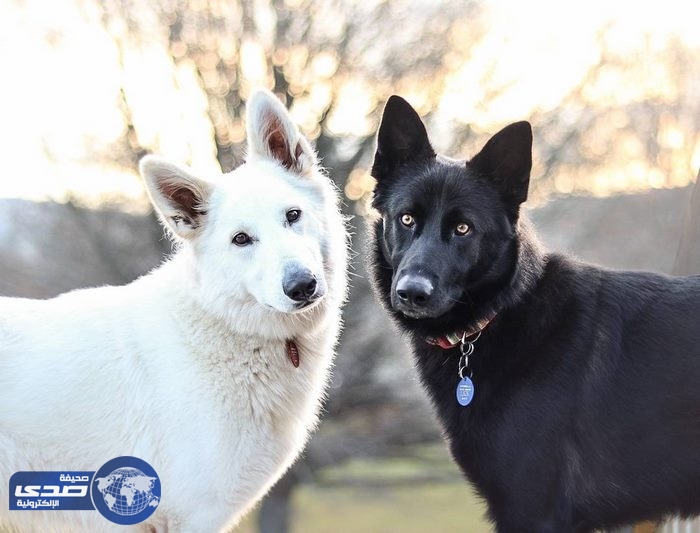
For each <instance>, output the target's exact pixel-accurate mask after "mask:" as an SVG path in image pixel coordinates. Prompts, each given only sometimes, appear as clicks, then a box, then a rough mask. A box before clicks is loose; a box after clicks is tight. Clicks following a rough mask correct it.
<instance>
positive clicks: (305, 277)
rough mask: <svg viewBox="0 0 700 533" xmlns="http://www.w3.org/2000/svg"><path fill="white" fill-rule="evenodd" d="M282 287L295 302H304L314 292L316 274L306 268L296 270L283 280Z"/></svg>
mask: <svg viewBox="0 0 700 533" xmlns="http://www.w3.org/2000/svg"><path fill="white" fill-rule="evenodd" d="M282 289H283V290H284V294H286V295H287V296H289V297H290V298H291V299H292V300H294V301H295V302H305V301H307V300H309V299H310V298H311V297H312V296H313V295H314V292H316V276H314V275H313V274H312V273H311V272H309V271H308V270H307V271H302V272H298V273H296V274H294V275H292V276H289V277H288V278H287V279H285V280H284V283H283V285H282Z"/></svg>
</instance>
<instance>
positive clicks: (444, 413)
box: [371, 96, 700, 533]
mask: <svg viewBox="0 0 700 533" xmlns="http://www.w3.org/2000/svg"><path fill="white" fill-rule="evenodd" d="M531 149H532V132H531V129H530V125H529V124H528V123H526V122H519V123H516V124H512V125H510V126H508V127H506V128H504V129H503V130H501V131H500V132H499V133H497V134H496V135H494V136H493V137H492V138H491V139H490V140H489V141H488V143H487V144H486V145H485V146H484V148H483V149H482V150H481V152H479V154H477V155H476V156H475V157H474V158H473V159H472V160H471V161H466V162H465V161H457V160H452V159H448V158H446V157H442V156H438V155H436V154H435V152H434V151H433V149H432V148H431V145H430V142H429V140H428V137H427V134H426V130H425V127H424V126H423V123H422V122H421V120H420V117H419V116H418V115H417V114H416V112H415V111H414V110H413V108H411V106H410V105H409V104H408V103H406V102H405V101H404V100H402V99H401V98H399V97H396V96H393V97H391V98H390V99H389V101H388V102H387V104H386V108H385V110H384V116H383V118H382V123H381V127H380V129H379V133H378V141H377V153H376V156H375V160H374V166H373V168H372V174H373V176H374V177H375V178H376V180H377V187H376V191H375V194H374V207H375V208H376V209H377V210H378V211H379V213H380V214H381V219H380V220H378V221H377V222H376V225H375V228H374V230H375V231H374V241H375V242H374V248H373V252H372V255H373V256H372V259H371V270H372V274H373V277H374V287H375V289H376V292H377V293H378V296H379V298H380V299H381V301H382V303H383V304H384V305H385V307H386V309H387V310H388V312H389V313H390V314H391V315H392V316H393V318H394V319H395V321H396V322H397V323H398V325H399V327H400V329H402V330H403V331H405V332H406V333H408V335H409V337H410V340H411V344H412V347H413V352H414V355H415V360H416V364H417V366H418V371H419V373H420V377H421V380H422V382H423V384H424V386H425V388H426V389H427V391H428V394H429V395H430V398H431V400H432V402H433V404H434V407H435V409H436V411H437V414H438V417H439V419H440V421H441V423H442V426H443V428H444V432H445V434H446V437H447V439H448V441H449V447H450V450H451V452H452V455H453V457H454V459H455V460H456V462H457V463H458V464H459V466H460V467H461V468H462V470H463V471H464V473H465V474H466V476H467V477H468V478H469V480H471V482H472V483H473V484H474V485H475V487H476V489H477V490H478V492H479V494H480V495H481V496H483V497H484V499H485V500H486V502H487V503H488V508H489V515H490V518H491V519H492V520H493V521H494V522H495V524H496V528H497V530H498V531H500V532H521V531H522V532H556V533H563V532H569V531H576V532H583V531H591V530H594V529H598V528H610V527H613V526H618V525H622V524H626V523H631V522H635V521H639V520H643V519H660V518H663V517H665V516H669V515H681V516H690V515H695V514H698V513H700V277H688V278H672V277H667V276H662V275H656V274H650V273H638V272H613V271H610V270H604V269H602V268H598V267H595V266H591V265H586V264H582V263H579V262H576V261H573V260H571V259H569V258H567V257H565V256H562V255H559V254H549V253H544V252H543V251H541V249H540V248H539V246H538V244H537V242H536V240H535V239H534V238H533V236H532V235H531V234H530V232H529V231H528V229H527V224H526V222H525V221H524V220H522V217H520V216H519V210H520V204H521V203H522V202H523V201H525V199H526V198H527V190H528V183H529V176H530V169H531V166H532V155H531ZM472 352H473V353H472ZM462 404H465V405H462Z"/></svg>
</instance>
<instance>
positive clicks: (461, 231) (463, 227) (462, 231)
mask: <svg viewBox="0 0 700 533" xmlns="http://www.w3.org/2000/svg"><path fill="white" fill-rule="evenodd" d="M470 231H471V228H470V227H469V224H467V223H466V222H461V223H459V224H457V226H455V233H456V234H457V235H466V234H467V233H469V232H470Z"/></svg>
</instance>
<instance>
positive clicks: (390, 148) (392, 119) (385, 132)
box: [372, 95, 435, 181]
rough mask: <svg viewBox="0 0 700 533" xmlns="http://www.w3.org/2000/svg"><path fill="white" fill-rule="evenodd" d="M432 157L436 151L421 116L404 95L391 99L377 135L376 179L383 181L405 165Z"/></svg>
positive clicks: (373, 174) (373, 173)
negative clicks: (400, 166)
mask: <svg viewBox="0 0 700 533" xmlns="http://www.w3.org/2000/svg"><path fill="white" fill-rule="evenodd" d="M431 157H435V151H434V150H433V147H432V146H431V145H430V140H429V139H428V133H427V132H426V131H425V125H424V124H423V121H422V120H421V119H420V117H419V116H418V113H416V111H415V109H413V108H412V107H411V105H410V104H409V103H408V102H407V101H406V100H404V99H403V98H401V97H400V96H396V95H394V96H391V97H389V100H387V102H386V105H385V106H384V113H383V114H382V122H381V124H380V126H379V131H378V133H377V151H376V153H375V155H374V164H373V165H372V176H374V177H375V179H377V180H378V181H381V180H382V178H384V177H385V176H386V175H387V174H389V173H391V172H392V171H393V170H394V169H395V168H396V167H398V166H399V165H401V164H402V163H406V162H409V161H419V160H422V159H428V158H431Z"/></svg>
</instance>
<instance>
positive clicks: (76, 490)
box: [10, 471, 95, 511]
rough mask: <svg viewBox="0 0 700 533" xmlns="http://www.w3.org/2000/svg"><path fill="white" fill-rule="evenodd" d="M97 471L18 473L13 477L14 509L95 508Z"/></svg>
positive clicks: (11, 481) (80, 509)
mask: <svg viewBox="0 0 700 533" xmlns="http://www.w3.org/2000/svg"><path fill="white" fill-rule="evenodd" d="M94 474H95V472H74V471H61V472H16V473H14V474H13V475H12V477H11V478H10V510H11V511H93V510H94V509H95V507H94V506H93V504H92V499H91V498H90V482H91V481H92V477H93V475H94Z"/></svg>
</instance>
